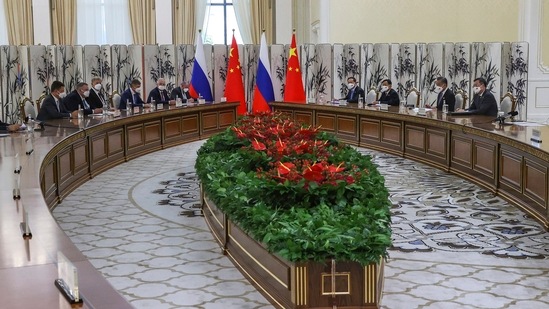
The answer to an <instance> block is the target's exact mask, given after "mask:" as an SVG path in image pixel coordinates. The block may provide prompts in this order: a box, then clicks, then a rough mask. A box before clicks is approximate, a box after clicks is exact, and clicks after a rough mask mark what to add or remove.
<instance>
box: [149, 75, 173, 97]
mask: <svg viewBox="0 0 549 309" xmlns="http://www.w3.org/2000/svg"><path fill="white" fill-rule="evenodd" d="M152 101H154V102H156V103H169V102H170V96H169V95H168V91H167V90H166V80H165V79H163V78H159V79H158V80H157V81H156V88H154V89H153V90H151V92H149V97H148V98H147V103H151V102H152Z"/></svg>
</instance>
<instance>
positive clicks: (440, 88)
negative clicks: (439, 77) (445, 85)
mask: <svg viewBox="0 0 549 309" xmlns="http://www.w3.org/2000/svg"><path fill="white" fill-rule="evenodd" d="M434 91H435V93H441V92H442V87H440V86H436V87H435V90H434Z"/></svg>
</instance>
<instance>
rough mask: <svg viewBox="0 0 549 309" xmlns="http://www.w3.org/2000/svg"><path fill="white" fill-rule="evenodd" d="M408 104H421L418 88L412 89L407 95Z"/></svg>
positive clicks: (416, 105)
mask: <svg viewBox="0 0 549 309" xmlns="http://www.w3.org/2000/svg"><path fill="white" fill-rule="evenodd" d="M406 105H408V106H412V105H413V106H415V107H418V106H419V91H417V89H416V88H412V89H410V91H409V92H408V95H407V96H406Z"/></svg>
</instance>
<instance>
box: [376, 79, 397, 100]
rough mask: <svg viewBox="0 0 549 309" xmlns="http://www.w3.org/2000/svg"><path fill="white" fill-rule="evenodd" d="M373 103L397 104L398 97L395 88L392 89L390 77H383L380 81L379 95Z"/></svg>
mask: <svg viewBox="0 0 549 309" xmlns="http://www.w3.org/2000/svg"><path fill="white" fill-rule="evenodd" d="M374 103H376V104H388V105H392V106H398V105H399V104H400V98H399V96H398V93H397V92H396V91H395V89H393V83H392V82H391V80H390V79H384V80H383V81H382V82H381V97H380V98H379V100H378V101H377V102H374Z"/></svg>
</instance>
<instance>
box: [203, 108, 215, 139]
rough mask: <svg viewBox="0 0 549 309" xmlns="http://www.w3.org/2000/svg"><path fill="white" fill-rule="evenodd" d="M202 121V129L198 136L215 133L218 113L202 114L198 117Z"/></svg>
mask: <svg viewBox="0 0 549 309" xmlns="http://www.w3.org/2000/svg"><path fill="white" fill-rule="evenodd" d="M200 117H201V119H202V122H201V123H202V128H201V130H200V136H202V135H209V134H212V132H215V131H217V128H218V127H217V125H218V124H217V119H218V117H219V114H218V112H204V113H201V115H200Z"/></svg>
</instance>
